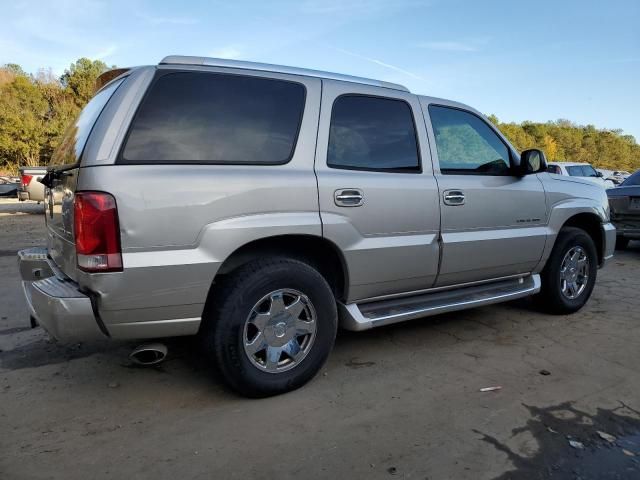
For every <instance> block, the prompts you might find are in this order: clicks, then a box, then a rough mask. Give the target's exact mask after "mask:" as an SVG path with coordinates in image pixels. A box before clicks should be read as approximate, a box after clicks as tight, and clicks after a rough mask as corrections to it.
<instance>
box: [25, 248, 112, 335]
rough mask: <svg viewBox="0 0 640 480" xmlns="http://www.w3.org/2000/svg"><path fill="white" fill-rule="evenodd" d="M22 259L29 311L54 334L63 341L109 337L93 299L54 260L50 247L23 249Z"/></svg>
mask: <svg viewBox="0 0 640 480" xmlns="http://www.w3.org/2000/svg"><path fill="white" fill-rule="evenodd" d="M18 263H19V266H20V275H21V276H22V288H23V290H24V296H25V299H26V301H27V305H28V307H29V311H30V313H31V315H32V316H33V317H34V318H35V319H36V321H37V322H38V323H39V324H40V325H41V326H42V327H43V328H44V329H45V330H46V331H47V332H48V333H49V334H50V335H51V336H52V337H54V338H56V339H58V340H62V341H79V340H91V339H98V338H106V336H105V334H104V333H103V332H102V330H101V329H100V327H99V326H98V322H97V320H96V317H95V315H94V313H93V307H92V305H91V299H90V298H89V297H88V296H87V295H85V294H84V293H82V292H80V290H79V287H78V284H77V283H75V282H74V281H73V280H71V279H70V278H68V277H66V276H65V275H64V274H63V273H62V272H60V271H59V270H58V269H57V268H56V267H55V265H53V264H52V262H51V261H50V260H49V259H48V257H47V251H46V249H44V248H29V249H27V250H21V251H20V252H18Z"/></svg>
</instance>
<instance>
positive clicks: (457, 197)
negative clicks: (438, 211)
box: [443, 190, 465, 206]
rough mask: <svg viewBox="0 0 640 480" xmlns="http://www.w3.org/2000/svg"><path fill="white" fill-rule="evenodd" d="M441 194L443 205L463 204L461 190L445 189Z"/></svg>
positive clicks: (463, 198)
mask: <svg viewBox="0 0 640 480" xmlns="http://www.w3.org/2000/svg"><path fill="white" fill-rule="evenodd" d="M443 196H444V204H445V205H451V206H458V205H464V200H465V197H464V192H463V191H462V190H445V191H444V195H443Z"/></svg>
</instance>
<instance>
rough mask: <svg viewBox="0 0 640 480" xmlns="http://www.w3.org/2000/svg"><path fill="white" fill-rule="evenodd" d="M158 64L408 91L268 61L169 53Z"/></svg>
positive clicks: (372, 81) (395, 86) (398, 87)
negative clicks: (261, 73)
mask: <svg viewBox="0 0 640 480" xmlns="http://www.w3.org/2000/svg"><path fill="white" fill-rule="evenodd" d="M159 65H200V66H206V67H225V68H242V69H245V70H258V71H261V72H276V73H287V74H290V75H304V76H306V77H316V78H327V79H330V80H341V81H343V82H352V83H361V84H364V85H373V86H375V87H383V88H390V89H392V90H402V91H404V92H408V91H409V89H408V88H407V87H405V86H403V85H398V84H397V83H391V82H384V81H382V80H372V79H370V78H361V77H353V76H351V75H342V74H339V73H331V72H322V71H319V70H310V69H307V68H296V67H286V66H282V65H271V64H268V63H257V62H245V61H241V60H227V59H223V58H209V57H192V56H187V55H169V56H168V57H164V58H163V59H162V60H161V61H160V63H159Z"/></svg>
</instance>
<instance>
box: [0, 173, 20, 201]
mask: <svg viewBox="0 0 640 480" xmlns="http://www.w3.org/2000/svg"><path fill="white" fill-rule="evenodd" d="M19 185H20V179H19V178H18V179H17V180H16V179H15V178H14V177H5V176H2V177H0V197H15V196H16V194H17V192H18V186H19Z"/></svg>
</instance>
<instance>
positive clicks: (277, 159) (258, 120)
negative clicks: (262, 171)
mask: <svg viewBox="0 0 640 480" xmlns="http://www.w3.org/2000/svg"><path fill="white" fill-rule="evenodd" d="M305 93H306V91H305V88H304V86H303V85H302V84H300V83H295V82H289V81H283V80H274V79H268V78H261V77H249V76H242V75H225V74H217V73H204V72H173V73H168V74H164V75H161V76H160V77H158V78H157V79H156V81H155V82H154V84H153V85H152V86H151V90H150V91H149V93H148V94H147V96H146V97H145V99H144V100H143V102H142V104H141V106H140V108H139V110H138V112H137V114H136V117H135V118H134V121H133V125H132V127H131V130H130V133H129V137H128V139H127V143H126V145H125V147H124V149H123V152H122V161H124V162H132V163H139V162H143V163H147V162H148V163H180V162H195V163H199V162H202V163H235V164H237V163H240V164H243V163H244V164H271V165H273V164H282V163H286V162H288V161H289V160H290V159H291V157H292V156H293V151H294V148H295V143H296V138H297V136H298V130H299V128H300V123H301V121H302V112H303V110H304V103H305Z"/></svg>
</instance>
